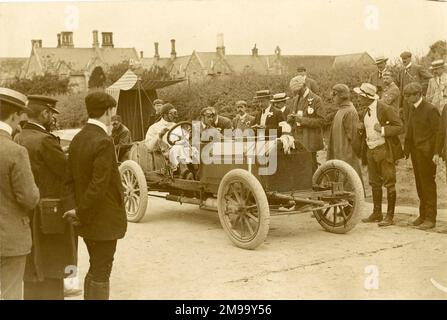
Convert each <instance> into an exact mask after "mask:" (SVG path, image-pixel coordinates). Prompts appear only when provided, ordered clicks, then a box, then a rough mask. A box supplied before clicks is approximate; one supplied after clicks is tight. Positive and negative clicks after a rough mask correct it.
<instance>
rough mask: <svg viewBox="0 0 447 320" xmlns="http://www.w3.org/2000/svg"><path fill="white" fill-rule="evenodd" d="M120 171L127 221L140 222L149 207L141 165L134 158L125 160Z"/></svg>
mask: <svg viewBox="0 0 447 320" xmlns="http://www.w3.org/2000/svg"><path fill="white" fill-rule="evenodd" d="M119 171H120V174H121V182H122V184H123V187H124V206H125V208H126V215H127V221H129V222H138V221H140V220H141V219H143V217H144V215H145V213H146V208H147V200H148V195H147V183H146V177H145V176H144V172H143V170H142V169H141V167H140V166H139V165H138V163H136V162H135V161H133V160H126V161H124V162H123V163H122V164H121V165H120V167H119Z"/></svg>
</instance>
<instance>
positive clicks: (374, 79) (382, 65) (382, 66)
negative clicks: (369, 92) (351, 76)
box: [368, 56, 391, 97]
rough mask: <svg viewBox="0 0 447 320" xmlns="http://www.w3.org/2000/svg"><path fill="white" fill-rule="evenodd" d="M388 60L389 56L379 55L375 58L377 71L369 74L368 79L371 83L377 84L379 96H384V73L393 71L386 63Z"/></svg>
mask: <svg viewBox="0 0 447 320" xmlns="http://www.w3.org/2000/svg"><path fill="white" fill-rule="evenodd" d="M387 61H388V58H386V57H384V56H380V57H377V58H376V59H375V63H376V66H377V71H374V72H373V73H371V75H370V76H369V80H368V82H369V83H371V84H373V85H375V86H376V88H377V94H378V95H379V97H382V90H383V87H384V83H383V77H384V73H385V72H391V71H390V70H389V68H388V66H387V64H386V62H387Z"/></svg>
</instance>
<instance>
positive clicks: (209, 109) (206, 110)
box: [200, 107, 216, 116]
mask: <svg viewBox="0 0 447 320" xmlns="http://www.w3.org/2000/svg"><path fill="white" fill-rule="evenodd" d="M206 114H213V115H215V114H216V109H214V108H213V107H205V108H203V109H202V111H200V115H202V116H204V115H206Z"/></svg>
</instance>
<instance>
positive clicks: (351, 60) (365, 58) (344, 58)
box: [332, 52, 374, 67]
mask: <svg viewBox="0 0 447 320" xmlns="http://www.w3.org/2000/svg"><path fill="white" fill-rule="evenodd" d="M368 62H370V64H374V59H373V58H372V57H371V56H370V55H369V54H368V53H367V52H359V53H351V54H343V55H339V56H336V57H335V60H334V63H333V65H332V66H333V67H339V66H343V65H356V64H358V63H362V64H363V63H364V64H369V63H368Z"/></svg>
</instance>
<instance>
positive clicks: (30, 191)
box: [0, 130, 39, 259]
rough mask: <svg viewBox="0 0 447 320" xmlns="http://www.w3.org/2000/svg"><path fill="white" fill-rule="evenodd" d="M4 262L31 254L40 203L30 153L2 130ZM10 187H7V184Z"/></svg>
mask: <svg viewBox="0 0 447 320" xmlns="http://www.w3.org/2000/svg"><path fill="white" fill-rule="evenodd" d="M0 181H1V183H0V259H1V257H12V256H23V255H26V254H28V253H30V252H31V243H32V241H31V228H30V215H31V214H32V210H33V209H34V208H35V207H36V205H37V203H38V202H39V189H38V188H37V186H36V184H35V182H34V177H33V173H32V171H31V164H30V162H29V158H28V151H26V149H25V148H24V147H22V146H19V145H18V144H17V143H15V142H14V141H12V138H11V135H10V134H9V133H8V132H6V131H4V130H0ZM5 181H6V182H8V183H4V182H5Z"/></svg>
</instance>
